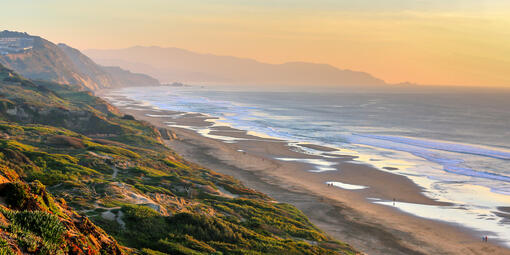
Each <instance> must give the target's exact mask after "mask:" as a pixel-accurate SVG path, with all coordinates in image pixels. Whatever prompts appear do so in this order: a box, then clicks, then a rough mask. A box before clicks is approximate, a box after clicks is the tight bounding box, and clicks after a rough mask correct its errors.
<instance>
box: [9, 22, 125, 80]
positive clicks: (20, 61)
mask: <svg viewBox="0 0 510 255" xmlns="http://www.w3.org/2000/svg"><path fill="white" fill-rule="evenodd" d="M2 41H3V42H4V43H3V45H4V46H5V47H3V48H4V50H2V47H0V53H1V54H0V64H2V65H4V66H6V67H8V68H10V69H12V70H15V71H16V72H18V73H20V74H22V75H23V76H25V77H27V78H30V79H34V80H45V81H52V82H58V83H62V84H71V85H74V86H76V87H78V88H81V89H83V90H97V89H101V88H109V87H116V86H118V84H117V82H116V81H115V80H114V79H113V78H112V77H111V75H110V74H109V73H107V72H106V71H104V70H103V69H102V67H100V66H98V65H96V64H95V63H94V62H93V61H92V60H90V59H89V58H88V57H86V56H85V55H83V54H81V53H79V51H77V50H75V49H72V48H70V47H67V46H65V47H64V46H62V47H59V46H57V45H55V44H53V43H52V42H50V41H47V40H45V39H43V38H41V37H38V36H31V35H28V34H26V33H18V32H10V31H3V32H0V43H1V42H2ZM11 41H12V42H11ZM0 46H2V44H0ZM6 49H11V50H6Z"/></svg>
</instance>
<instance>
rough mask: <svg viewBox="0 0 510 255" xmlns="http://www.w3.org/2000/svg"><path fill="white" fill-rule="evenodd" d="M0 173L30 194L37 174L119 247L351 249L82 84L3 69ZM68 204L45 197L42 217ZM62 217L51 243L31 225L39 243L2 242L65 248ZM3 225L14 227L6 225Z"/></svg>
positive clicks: (156, 250) (150, 250)
mask: <svg viewBox="0 0 510 255" xmlns="http://www.w3.org/2000/svg"><path fill="white" fill-rule="evenodd" d="M0 173H1V175H0V177H1V176H3V178H4V179H7V180H8V181H6V182H7V183H13V181H16V182H19V183H20V185H25V186H26V187H25V190H26V191H27V192H28V193H30V194H32V193H34V191H32V190H31V189H30V185H28V184H26V183H32V184H31V185H35V184H33V183H36V184H37V185H39V181H40V182H42V184H44V185H46V186H47V187H48V188H47V189H48V190H49V191H50V193H52V194H54V195H55V196H56V197H58V198H62V199H65V201H66V202H67V203H66V204H67V205H68V206H69V207H71V208H73V209H74V210H76V211H78V212H80V213H82V214H85V215H87V216H88V217H89V218H90V219H91V220H92V221H93V222H94V223H95V224H97V225H99V226H100V227H101V228H103V229H104V230H105V231H106V232H107V233H108V234H110V235H112V236H113V237H115V238H116V239H117V240H118V241H119V242H120V243H121V244H122V245H125V246H128V247H132V248H135V249H136V251H137V252H141V253H144V254H161V253H168V254H276V253H282V254H354V253H355V252H354V250H353V249H352V248H351V247H349V246H348V245H346V244H343V243H341V242H337V241H334V240H331V239H330V238H329V237H327V236H326V235H325V234H324V233H323V232H321V231H320V230H319V229H317V228H316V227H314V226H313V225H312V224H311V223H310V222H309V221H308V219H307V218H306V216H304V215H303V214H302V212H300V211H299V210H297V209H296V208H294V207H293V206H291V205H288V204H282V203H275V202H273V201H272V200H271V199H270V198H269V197H267V196H265V195H264V194H262V193H259V192H257V191H254V190H251V189H247V188H246V187H244V186H243V185H242V184H241V183H239V182H238V181H236V180H235V179H233V178H231V177H228V176H224V175H221V174H218V173H215V172H213V171H211V170H208V169H204V168H202V167H200V166H196V165H193V164H190V163H188V162H186V161H185V160H183V159H182V158H180V157H179V156H178V155H176V154H175V153H173V152H172V151H171V150H170V149H168V148H166V147H165V146H164V145H163V143H162V140H161V136H160V134H159V132H158V131H157V130H156V129H154V128H153V127H152V126H150V125H148V124H147V123H143V122H140V121H136V120H131V119H130V118H125V117H123V116H120V115H119V114H118V113H117V112H116V109H115V108H113V107H111V106H109V105H108V104H107V103H105V102H104V101H103V100H101V99H98V98H96V97H94V96H92V95H90V94H88V93H86V92H80V91H76V90H73V89H72V88H70V87H66V86H63V85H58V84H54V83H47V82H37V83H34V82H32V81H29V80H25V79H23V78H22V77H19V76H17V75H16V74H13V73H12V72H10V71H9V70H7V69H3V68H1V67H0ZM9 176H10V177H9ZM18 176H19V177H18ZM42 184H41V186H43V185H42ZM3 185H7V184H3ZM9 185H10V184H9ZM27 187H28V188H27ZM45 194H46V193H45ZM0 196H1V193H0ZM37 197H41V196H40V195H39V196H37ZM47 197H51V196H50V195H49V194H48V195H47ZM16 201H17V200H15V201H14V202H13V201H11V202H10V204H9V203H5V205H6V207H2V209H1V210H3V211H0V212H3V214H4V215H7V216H8V217H7V218H9V217H10V218H11V219H14V218H15V217H17V216H12V215H13V214H15V215H17V214H20V213H22V211H20V210H22V209H27V208H23V207H20V206H16V205H13V204H12V203H18V202H16ZM52 201H53V200H52ZM42 204H44V203H42ZM64 204H65V203H64V202H63V201H62V202H61V203H53V205H46V208H49V209H44V208H43V209H41V210H39V211H45V212H46V214H48V215H46V216H37V217H50V218H51V217H52V216H51V215H57V216H58V215H64V214H65V213H62V210H64V209H62V208H64V207H66V206H64ZM42 207H44V206H42ZM52 207H58V208H60V209H58V210H56V209H55V210H52V209H51V208H52ZM66 208H67V207H66ZM66 210H68V211H72V210H71V209H70V208H68V209H66ZM0 216H1V214H0ZM20 217H21V216H20ZM58 217H60V218H56V219H55V218H51V219H49V218H48V220H44V221H45V222H46V221H48V222H53V223H51V224H53V225H55V226H53V225H52V227H48V228H50V229H56V230H52V231H53V232H51V233H56V234H51V235H50V236H51V238H50V239H48V241H46V239H45V234H41V231H39V232H38V231H32V232H31V233H32V234H31V235H33V236H35V237H37V238H39V239H37V238H36V239H37V240H39V241H40V242H39V243H37V244H26V242H25V243H24V242H21V241H19V240H18V239H16V238H10V239H9V238H7V237H6V238H7V239H6V238H4V237H3V236H2V232H0V238H2V239H0V247H3V248H0V249H4V248H5V249H8V247H11V248H12V247H19V248H20V249H25V250H29V249H34V248H33V247H32V246H37V247H45V246H44V245H43V244H45V243H46V244H47V246H48V247H49V248H54V249H66V248H65V247H68V246H69V244H67V243H66V242H60V241H58V240H62V237H61V236H59V233H60V232H59V231H60V230H59V229H60V228H59V227H58V226H57V225H58V224H57V222H64V218H65V217H64V216H58ZM76 217H78V216H76ZM0 219H1V217H0ZM44 219H46V218H44ZM0 222H1V220H0ZM11 222H16V221H15V220H11ZM13 224H14V223H11V224H10V225H11V226H14V225H13ZM90 224H91V225H92V226H93V224H92V223H90ZM64 225H65V224H64ZM6 229H8V228H4V231H5V230H6ZM97 231H98V232H100V231H101V230H100V229H98V230H97ZM6 233H8V234H7V235H6V236H11V237H12V236H15V235H16V233H15V231H14V232H13V231H12V229H11V231H10V232H9V231H7V232H6ZM54 235H56V236H54ZM35 237H34V238H35ZM59 238H60V239H59ZM105 239H107V236H105ZM16 240H18V241H17V244H16ZM54 240H57V241H54ZM106 243H108V244H111V245H113V247H114V248H115V247H117V246H116V244H115V242H114V241H110V242H105V245H103V246H105V247H106V248H104V249H111V247H110V246H108V245H106ZM6 247H7V248H6ZM55 247H56V248H55ZM62 247H63V248H62ZM101 247H102V246H101V245H100V246H99V248H96V250H100V249H101ZM49 248H48V249H49ZM39 249H40V250H41V249H42V248H39ZM128 251H129V250H128Z"/></svg>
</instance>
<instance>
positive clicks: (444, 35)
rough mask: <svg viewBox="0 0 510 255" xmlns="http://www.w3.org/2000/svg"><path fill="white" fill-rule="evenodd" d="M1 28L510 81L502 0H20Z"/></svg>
mask: <svg viewBox="0 0 510 255" xmlns="http://www.w3.org/2000/svg"><path fill="white" fill-rule="evenodd" d="M3 6H4V8H6V9H9V10H10V11H9V12H6V13H5V14H2V17H0V29H9V30H18V31H26V32H29V33H31V34H34V35H40V36H43V37H45V38H47V39H49V40H51V41H54V42H65V43H67V44H69V45H71V46H73V47H76V48H79V49H87V48H121V47H129V46H134V45H144V46H151V45H157V46H163V47H165V46H168V47H179V48H185V49H189V50H193V51H198V52H201V53H213V54H219V55H232V56H239V57H249V58H254V59H257V60H260V61H263V62H269V63H283V62H287V61H308V62H316V63H327V64H331V65H334V66H336V67H339V68H342V69H352V70H358V71H365V72H368V73H371V74H372V75H374V76H376V77H378V78H381V79H384V80H385V81H387V82H390V83H396V82H403V81H410V82H416V83H421V84H439V85H471V86H500V87H510V2H509V1H503V0H485V1H484V0H476V1H475V0H448V1H444V0H443V1H439V0H429V1H420V0H357V1H344V0H309V1H307V0H257V1H255V0H201V1H199V0H187V1H182V0H146V1H137V0H124V1H120V0H109V1H100V0H89V1H64V0H47V1H31V0H18V1H11V3H7V4H5V3H3Z"/></svg>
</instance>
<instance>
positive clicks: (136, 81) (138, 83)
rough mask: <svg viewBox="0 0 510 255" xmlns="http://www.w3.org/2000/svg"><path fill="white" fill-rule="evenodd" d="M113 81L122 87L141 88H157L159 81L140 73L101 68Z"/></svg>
mask: <svg viewBox="0 0 510 255" xmlns="http://www.w3.org/2000/svg"><path fill="white" fill-rule="evenodd" d="M102 68H103V70H105V71H106V72H107V73H108V74H110V75H111V76H112V77H113V79H115V80H116V81H117V83H118V84H120V86H122V87H142V86H158V85H160V83H159V81H158V80H157V79H155V78H152V77H151V76H149V75H146V74H142V73H132V72H130V71H128V70H124V69H122V68H120V67H118V66H102Z"/></svg>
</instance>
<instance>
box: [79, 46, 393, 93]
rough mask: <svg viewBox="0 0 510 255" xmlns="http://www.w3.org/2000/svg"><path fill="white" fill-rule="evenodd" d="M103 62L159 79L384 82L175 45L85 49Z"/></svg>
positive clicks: (353, 73) (304, 65)
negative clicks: (168, 46)
mask: <svg viewBox="0 0 510 255" xmlns="http://www.w3.org/2000/svg"><path fill="white" fill-rule="evenodd" d="M84 53H85V54H86V55H87V56H89V57H91V58H92V59H94V61H96V62H97V63H100V64H103V65H117V66H120V67H122V68H126V69H130V70H133V71H137V72H143V73H147V74H149V75H151V76H153V77H156V78H158V79H159V80H161V81H163V82H171V81H181V82H207V83H229V84H239V85H241V84H251V85H326V86H380V85H385V84H386V83H385V82H384V81H383V80H381V79H378V78H376V77H373V76H372V75H370V74H368V73H364V72H357V71H351V70H341V69H338V68H336V67H333V66H331V65H326V64H313V63H306V62H289V63H284V64H267V63H262V62H259V61H256V60H253V59H246V58H237V57H230V56H216V55H212V54H201V53H195V52H192V51H188V50H183V49H179V48H161V47H142V46H136V47H131V48H126V49H116V50H93V49H90V50H85V51H84Z"/></svg>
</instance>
